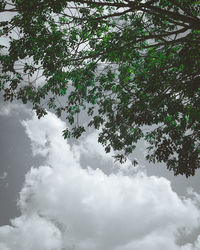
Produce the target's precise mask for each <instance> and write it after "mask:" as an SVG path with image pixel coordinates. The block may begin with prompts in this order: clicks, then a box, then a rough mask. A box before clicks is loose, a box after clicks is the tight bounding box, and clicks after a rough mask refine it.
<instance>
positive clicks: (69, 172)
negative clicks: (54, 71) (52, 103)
mask: <svg viewBox="0 0 200 250" xmlns="http://www.w3.org/2000/svg"><path fill="white" fill-rule="evenodd" d="M0 118H1V122H0V126H1V127H0V128H1V129H0V138H1V140H0V141H1V151H0V158H1V171H0V188H1V192H0V209H1V217H0V219H1V225H2V226H1V227H0V249H1V250H19V249H20V250H35V249H37V250H61V249H62V250H63V249H65V250H72V249H74V250H146V249H148V250H160V249H162V250H165V249H166V250H169V249H170V250H198V249H200V237H199V238H198V235H199V234H200V207H199V202H200V197H199V194H198V188H199V186H198V185H199V184H198V183H197V179H199V173H197V175H196V176H194V177H191V178H189V179H186V178H184V177H173V175H172V173H170V172H168V171H167V170H166V169H165V168H164V166H163V167H162V166H161V165H160V166H154V167H153V166H149V165H148V164H147V163H145V162H144V161H143V160H142V159H143V154H144V146H142V144H140V145H139V148H138V150H137V155H136V158H137V159H138V160H140V166H139V167H138V168H134V167H132V166H131V164H130V161H128V162H127V163H126V164H124V165H122V166H121V165H116V164H114V163H113V159H112V157H111V156H112V152H111V154H106V153H105V152H104V149H103V148H102V146H101V145H100V144H98V143H97V134H96V132H91V133H89V134H87V135H86V136H84V137H83V138H82V139H81V140H80V141H79V142H78V143H75V144H73V143H69V142H68V141H66V140H64V139H63V137H62V130H64V129H65V128H66V124H65V122H64V121H62V120H60V119H58V118H57V117H56V116H55V115H54V114H52V113H49V114H48V115H47V116H45V117H44V118H41V119H40V120H38V119H37V118H36V116H35V115H34V113H32V111H31V110H28V109H26V108H24V106H22V105H19V104H15V105H8V104H7V105H1V108H0ZM156 173H157V174H156ZM190 187H193V190H192V189H191V188H190ZM17 206H18V208H19V209H18V212H17V209H16V208H17Z"/></svg>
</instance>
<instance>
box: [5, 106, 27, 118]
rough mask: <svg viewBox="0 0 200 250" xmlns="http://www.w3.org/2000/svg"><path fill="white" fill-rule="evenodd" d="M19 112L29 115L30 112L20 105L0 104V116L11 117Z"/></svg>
mask: <svg viewBox="0 0 200 250" xmlns="http://www.w3.org/2000/svg"><path fill="white" fill-rule="evenodd" d="M20 112H23V113H26V114H29V113H30V110H29V109H27V108H26V107H25V106H24V105H23V104H20V103H1V107H0V116H11V115H13V114H14V113H15V114H16V113H20Z"/></svg>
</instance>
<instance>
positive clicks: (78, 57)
mask: <svg viewBox="0 0 200 250" xmlns="http://www.w3.org/2000/svg"><path fill="white" fill-rule="evenodd" d="M199 4H200V1H197V0H146V1H145V0H80V1H78V0H75V1H72V0H59V1H56V0H42V1H40V0H29V1H27V0H12V1H7V0H3V1H1V3H0V13H1V14H0V15H3V14H4V16H6V14H7V13H9V14H10V13H11V14H12V17H11V18H10V20H3V21H1V22H0V35H1V37H2V38H3V37H6V38H8V39H9V43H8V44H7V45H5V44H4V45H3V44H1V45H0V51H1V53H0V70H1V74H0V91H1V93H2V94H3V97H4V100H5V101H13V100H15V99H18V100H21V101H22V102H23V103H27V102H30V103H32V105H33V109H34V110H35V111H36V113H37V115H38V117H39V118H40V117H42V116H43V115H45V114H46V109H45V105H46V106H48V107H49V108H50V109H53V110H54V111H55V112H56V114H57V115H58V116H61V114H64V115H65V116H66V119H67V121H68V122H69V124H70V125H71V129H66V130H65V131H63V135H64V137H65V138H68V137H70V136H72V137H75V138H78V137H79V136H81V134H82V133H83V132H84V131H85V130H86V127H88V126H92V127H94V128H95V129H100V128H101V130H99V138H98V141H99V142H100V143H102V144H103V145H104V146H105V150H106V152H110V150H111V148H112V149H114V151H116V152H119V153H117V155H116V156H115V158H116V160H119V161H121V162H122V161H124V160H125V159H126V156H128V155H129V154H130V153H132V152H133V151H134V149H135V147H136V143H137V141H138V140H140V139H142V138H144V139H145V140H146V141H147V142H148V144H149V146H148V147H147V149H148V153H147V156H146V158H147V160H149V161H150V162H154V163H156V162H164V163H165V164H166V166H167V168H168V169H169V170H173V171H174V174H175V175H178V174H183V175H186V177H188V176H190V175H194V174H195V170H196V169H197V168H199V167H200V143H199V140H200V123H199V122H200V44H199V41H200V7H199ZM60 97H61V98H62V102H61V101H59V98H60ZM63 97H65V98H63ZM63 100H64V101H63ZM83 110H85V112H87V114H88V116H89V120H88V124H80V121H79V120H78V114H79V113H80V112H82V111H83ZM145 125H146V126H149V128H150V129H149V131H146V132H145V131H144V129H143V127H144V126H145ZM152 125H155V126H153V129H152Z"/></svg>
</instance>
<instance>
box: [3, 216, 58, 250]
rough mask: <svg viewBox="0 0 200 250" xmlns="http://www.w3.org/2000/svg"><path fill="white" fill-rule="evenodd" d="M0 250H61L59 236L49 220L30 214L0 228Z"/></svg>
mask: <svg viewBox="0 0 200 250" xmlns="http://www.w3.org/2000/svg"><path fill="white" fill-rule="evenodd" d="M0 242H1V243H0V249H1V250H18V249H20V250H36V249H37V250H57V249H61V234H60V231H59V230H58V229H57V227H55V225H54V224H53V223H51V222H50V221H49V220H47V219H45V218H42V217H40V216H38V215H37V214H32V215H29V216H25V215H23V216H21V217H19V218H16V219H14V220H13V221H12V227H11V226H4V227H0Z"/></svg>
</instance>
